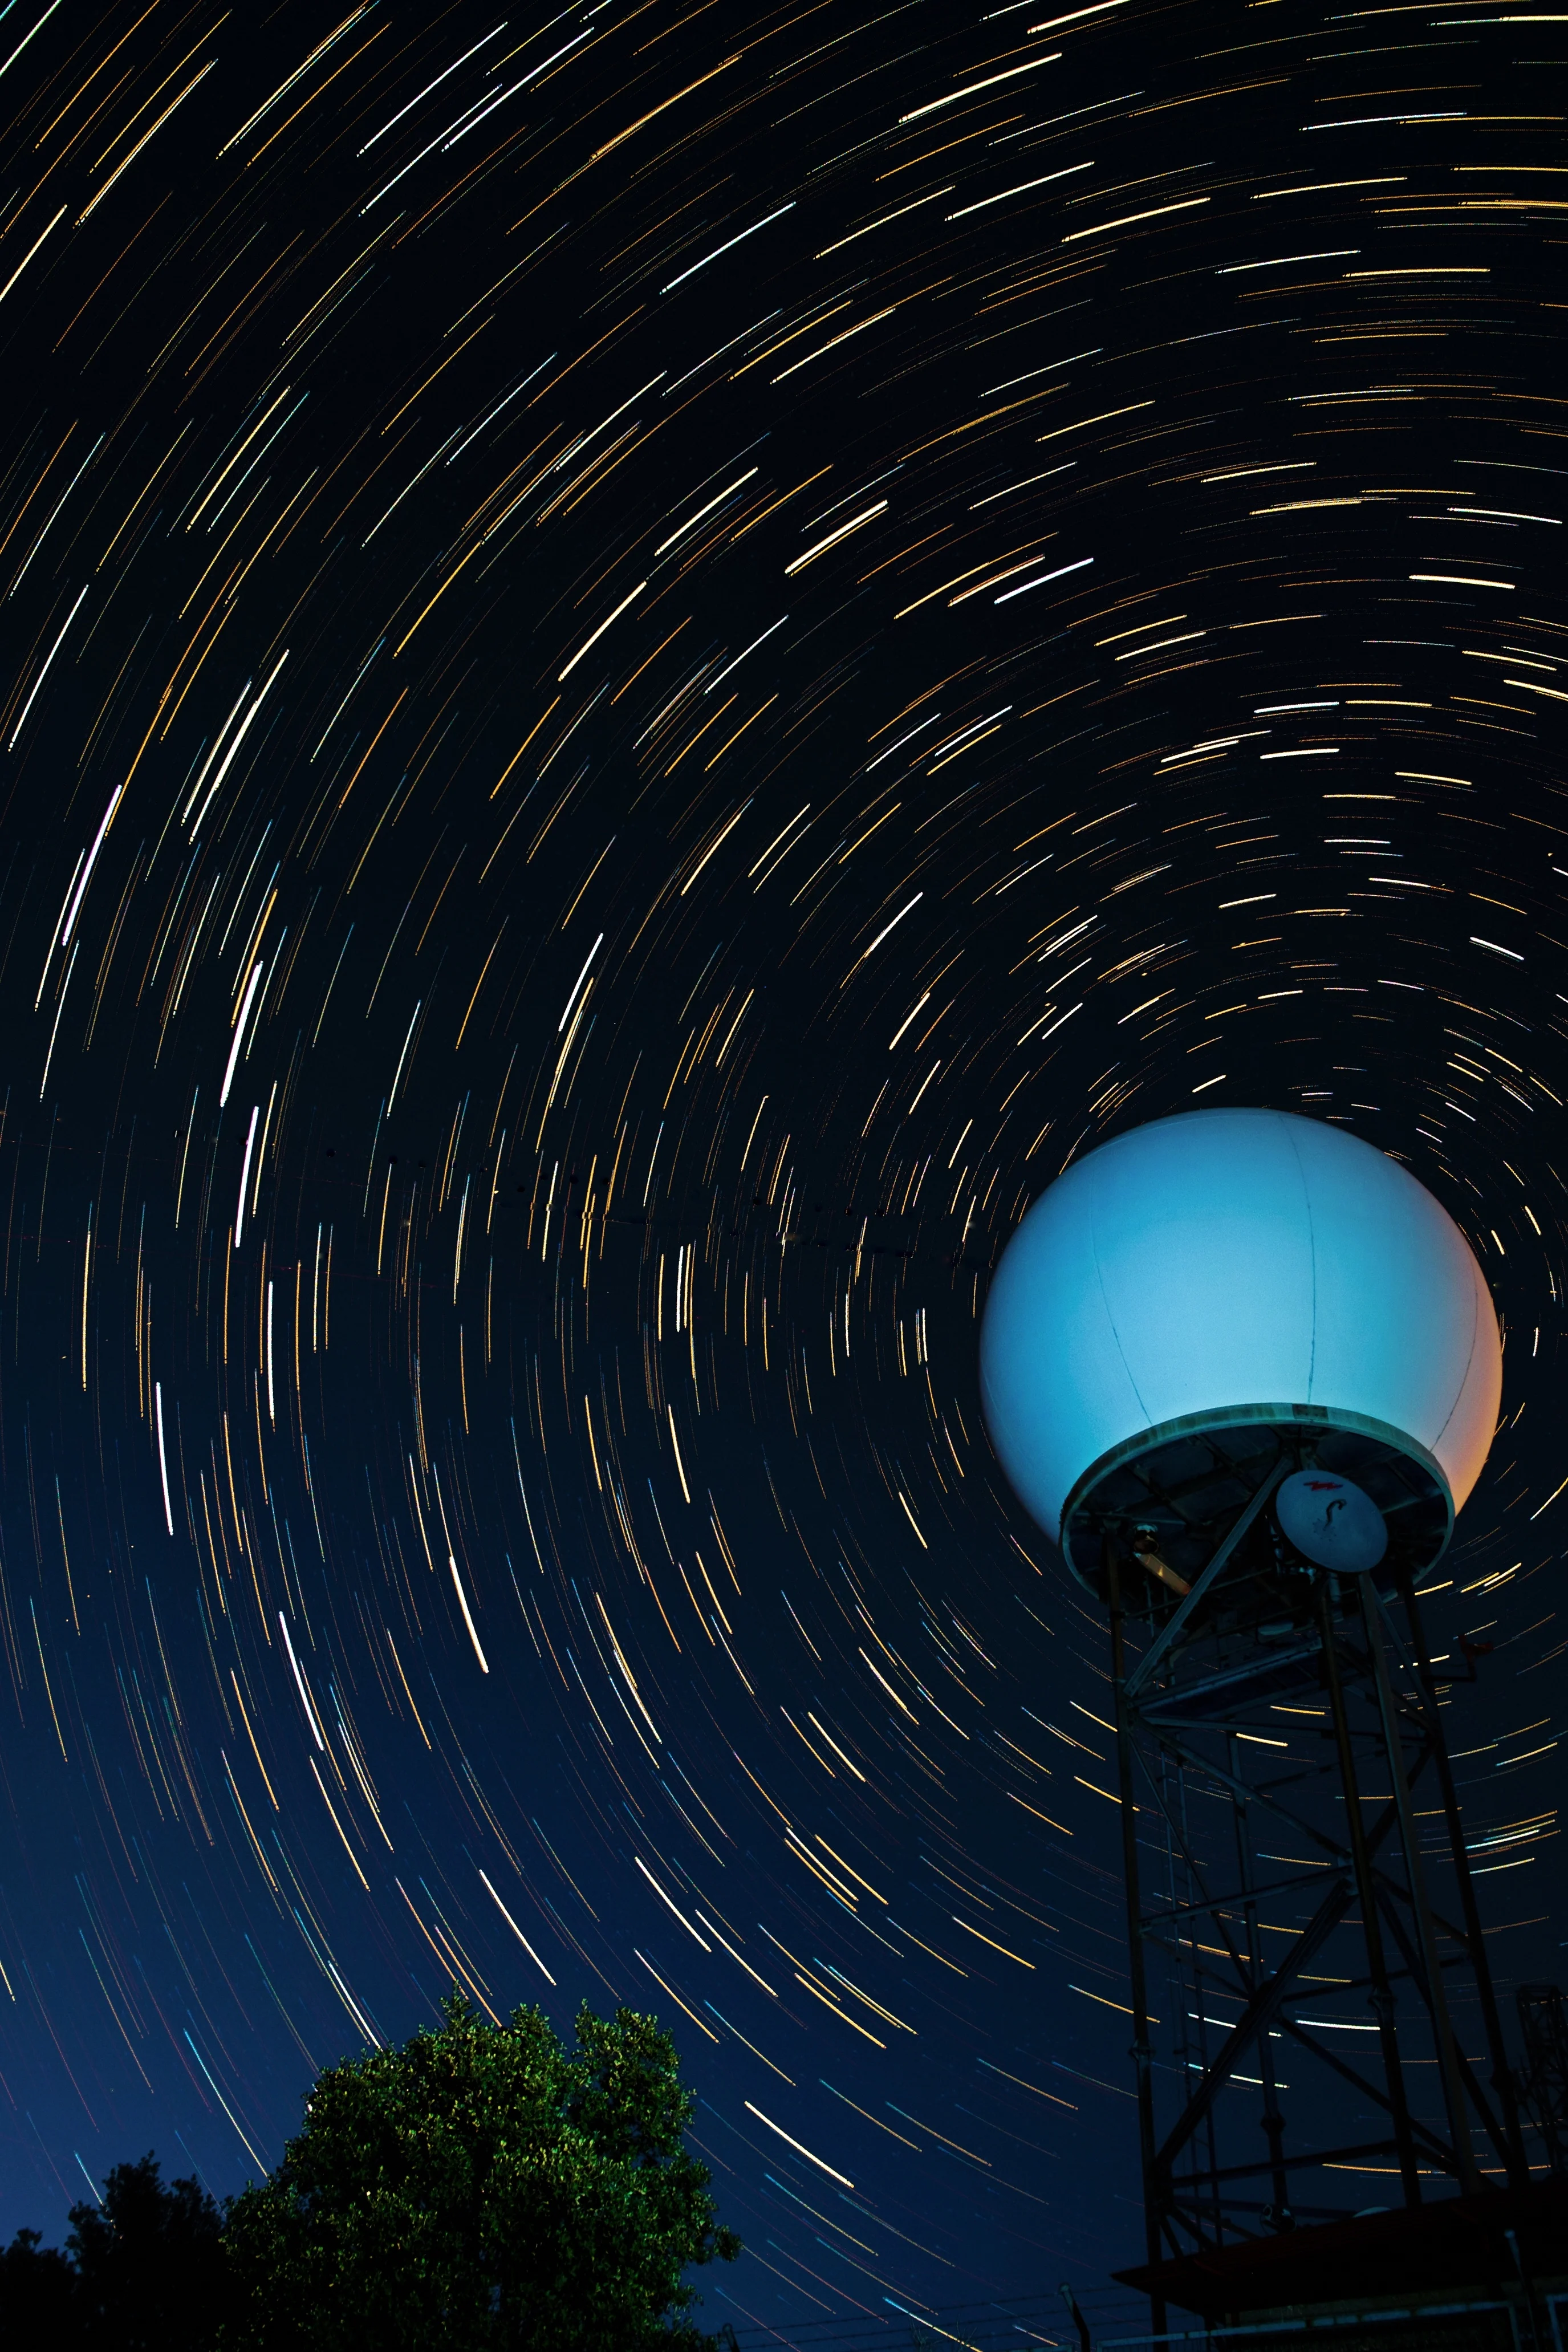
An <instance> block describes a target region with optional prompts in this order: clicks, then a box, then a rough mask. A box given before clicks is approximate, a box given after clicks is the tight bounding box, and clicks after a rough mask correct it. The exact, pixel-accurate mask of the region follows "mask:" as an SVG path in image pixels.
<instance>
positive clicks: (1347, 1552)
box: [1274, 1470, 1388, 1576]
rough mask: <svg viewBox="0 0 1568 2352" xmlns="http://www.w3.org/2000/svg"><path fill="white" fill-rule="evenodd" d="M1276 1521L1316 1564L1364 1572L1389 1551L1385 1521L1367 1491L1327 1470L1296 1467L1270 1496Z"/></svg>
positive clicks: (1352, 1573) (1350, 1572)
mask: <svg viewBox="0 0 1568 2352" xmlns="http://www.w3.org/2000/svg"><path fill="white" fill-rule="evenodd" d="M1274 1508H1275V1511H1276V1514H1277V1515H1278V1517H1279V1524H1280V1526H1281V1527H1282V1528H1284V1530H1285V1533H1286V1534H1287V1535H1288V1536H1289V1538H1290V1541H1291V1542H1292V1543H1293V1544H1294V1545H1295V1547H1296V1549H1297V1550H1298V1551H1299V1552H1300V1553H1302V1554H1303V1555H1304V1556H1305V1558H1306V1559H1310V1560H1311V1561H1312V1562H1313V1563H1314V1565H1315V1566H1317V1567H1319V1568H1335V1569H1338V1570H1340V1571H1341V1573H1342V1575H1346V1576H1364V1575H1365V1573H1366V1571H1367V1570H1369V1569H1373V1568H1375V1567H1376V1566H1377V1564H1378V1561H1379V1560H1380V1559H1382V1558H1383V1556H1384V1552H1385V1551H1386V1550H1387V1549H1388V1525H1387V1522H1386V1520H1385V1519H1384V1516H1383V1513H1382V1512H1381V1511H1380V1510H1379V1509H1378V1507H1377V1505H1376V1504H1375V1503H1374V1502H1373V1499H1372V1496H1370V1495H1369V1494H1367V1493H1366V1491H1365V1489H1364V1488H1363V1487H1361V1486H1355V1485H1353V1484H1352V1481H1351V1480H1350V1479H1349V1478H1336V1477H1335V1476H1334V1475H1333V1473H1332V1472H1331V1471H1329V1470H1298V1471H1297V1472H1296V1475H1295V1476H1294V1477H1292V1478H1287V1479H1286V1480H1285V1482H1284V1484H1283V1485H1282V1486H1280V1488H1279V1493H1278V1495H1277V1496H1275V1498H1274Z"/></svg>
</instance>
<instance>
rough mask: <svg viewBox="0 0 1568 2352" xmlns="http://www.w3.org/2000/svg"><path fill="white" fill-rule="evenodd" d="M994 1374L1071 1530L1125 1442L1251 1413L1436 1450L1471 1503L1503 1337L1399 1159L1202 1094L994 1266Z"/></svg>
mask: <svg viewBox="0 0 1568 2352" xmlns="http://www.w3.org/2000/svg"><path fill="white" fill-rule="evenodd" d="M980 1380H981V1395H982V1399H983V1402H984V1409H985V1419H986V1423H987V1425H988V1427H989V1429H990V1433H991V1439H992V1443H993V1444H994V1446H995V1449H996V1452H997V1454H998V1455H999V1457H1000V1459H1001V1463H1002V1466H1003V1468H1004V1470H1005V1472H1006V1474H1007V1476H1008V1478H1009V1480H1010V1481H1011V1483H1012V1485H1013V1486H1014V1487H1015V1489H1016V1492H1017V1494H1018V1496H1019V1497H1020V1499H1021V1500H1022V1502H1023V1503H1024V1505H1025V1507H1026V1509H1027V1510H1028V1511H1029V1513H1030V1514H1031V1516H1032V1517H1034V1518H1035V1519H1037V1521H1038V1522H1039V1524H1040V1526H1041V1527H1043V1528H1045V1529H1046V1531H1047V1534H1049V1535H1050V1536H1051V1537H1052V1538H1056V1537H1057V1535H1058V1529H1059V1526H1060V1520H1061V1514H1062V1508H1063V1506H1064V1504H1065V1503H1066V1501H1067V1499H1068V1496H1069V1495H1070V1494H1071V1493H1072V1491H1073V1488H1074V1486H1075V1485H1077V1484H1078V1483H1079V1481H1081V1479H1082V1478H1083V1476H1084V1474H1085V1473H1086V1472H1087V1471H1089V1469H1090V1467H1091V1466H1092V1465H1095V1464H1096V1463H1098V1462H1100V1460H1101V1459H1102V1458H1103V1457H1104V1456H1105V1455H1107V1454H1110V1452H1111V1451H1112V1450H1113V1449H1114V1448H1117V1447H1120V1446H1123V1445H1124V1444H1126V1443H1127V1442H1128V1441H1129V1440H1131V1439H1135V1438H1137V1437H1138V1436H1139V1435H1140V1434H1141V1433H1143V1432H1145V1431H1152V1430H1156V1429H1160V1428H1163V1427H1164V1426H1166V1425H1167V1424H1169V1423H1173V1422H1175V1421H1178V1420H1182V1419H1183V1418H1184V1417H1185V1416H1189V1415H1193V1414H1203V1415H1207V1414H1221V1413H1223V1412H1226V1411H1228V1410H1230V1409H1233V1408H1234V1409H1237V1410H1239V1411H1246V1410H1247V1408H1260V1407H1278V1408H1279V1409H1280V1411H1281V1412H1282V1413H1284V1414H1286V1415H1289V1412H1290V1411H1291V1409H1292V1408H1298V1409H1299V1408H1301V1407H1311V1408H1314V1409H1317V1410H1319V1411H1321V1412H1325V1413H1326V1415H1327V1417H1328V1418H1329V1420H1330V1421H1331V1422H1332V1421H1338V1420H1341V1419H1342V1417H1343V1418H1344V1421H1345V1425H1347V1426H1349V1425H1360V1426H1365V1425H1366V1424H1368V1423H1371V1424H1374V1425H1376V1426H1377V1427H1378V1428H1380V1429H1381V1430H1383V1431H1384V1432H1386V1433H1388V1434H1389V1436H1390V1437H1391V1438H1397V1439H1403V1440H1405V1441H1406V1442H1413V1443H1414V1445H1415V1447H1416V1448H1418V1449H1420V1451H1421V1452H1423V1453H1424V1454H1426V1456H1428V1457H1430V1458H1432V1459H1434V1460H1435V1461H1436V1464H1437V1465H1438V1467H1439V1468H1440V1469H1441V1471H1442V1473H1443V1475H1444V1477H1445V1478H1446V1479H1447V1484H1448V1487H1449V1490H1450V1492H1451V1494H1452V1497H1453V1502H1454V1507H1455V1508H1456V1509H1458V1507H1459V1506H1460V1504H1462V1503H1463V1502H1464V1500H1465V1497H1466V1496H1467V1495H1468V1493H1469V1491H1470V1489H1471V1487H1472V1486H1474V1485H1475V1482H1476V1480H1477V1478H1478V1477H1479V1475H1480V1469H1481V1465H1482V1464H1483V1462H1484V1461H1485V1459H1486V1455H1487V1449H1488V1447H1489V1445H1490V1444H1491V1440H1492V1433H1493V1431H1494V1430H1495V1428H1496V1425H1497V1416H1498V1404H1499V1400H1500V1395H1501V1391H1502V1348H1501V1342H1500V1339H1499V1336H1498V1326H1497V1317H1496V1315H1495V1313H1494V1311H1493V1307H1492V1302H1491V1297H1490V1294H1489V1291H1488V1288H1487V1286H1486V1281H1485V1278H1484V1276H1482V1273H1481V1270H1480V1267H1479V1265H1478V1264H1477V1262H1476V1259H1475V1255H1474V1254H1473V1252H1472V1251H1471V1249H1470V1247H1469V1244H1468V1242H1467V1241H1466V1240H1465V1237H1464V1235H1463V1234H1461V1233H1460V1232H1459V1229H1458V1226H1457V1225H1456V1224H1455V1223H1454V1221H1453V1219H1452V1218H1451V1217H1450V1216H1449V1215H1448V1213H1447V1210H1445V1209H1444V1208H1442V1207H1441V1206H1440V1205H1439V1203H1438V1202H1436V1201H1435V1200H1434V1199H1433V1197H1432V1195H1431V1193H1430V1192H1427V1191H1426V1187H1425V1186H1424V1185H1422V1184H1420V1183H1419V1182H1417V1181H1416V1179H1415V1177H1414V1176H1412V1175H1411V1174H1410V1173H1409V1172H1408V1171H1406V1170H1405V1169H1404V1168H1402V1167H1400V1166H1399V1164H1398V1162H1397V1161H1395V1160H1390V1159H1388V1158H1387V1157H1386V1156H1385V1155H1384V1153H1383V1152H1381V1151H1378V1150H1374V1149H1373V1146H1372V1145H1371V1144H1368V1143H1363V1142H1362V1141H1361V1140H1360V1139H1359V1138H1358V1137H1355V1136H1352V1135H1348V1134H1346V1133H1345V1131H1344V1130H1343V1129H1342V1128H1337V1127H1331V1126H1328V1125H1325V1124H1322V1123H1321V1122H1320V1121H1318V1120H1316V1119H1310V1118H1295V1117H1292V1116H1290V1115H1289V1114H1287V1113H1285V1112H1282V1111H1272V1110H1239V1109H1238V1110H1198V1111H1186V1112H1184V1113H1182V1114H1181V1115H1179V1116H1178V1117H1176V1118H1163V1119H1155V1120H1152V1122H1151V1123H1150V1124H1149V1125H1148V1126H1146V1127H1140V1128H1134V1129H1131V1131H1130V1132H1129V1133H1128V1134H1125V1135H1120V1136H1117V1137H1115V1138H1114V1139H1112V1140H1111V1141H1110V1142H1109V1143H1104V1144H1101V1145H1100V1148H1099V1149H1098V1150H1095V1151H1091V1152H1089V1153H1088V1154H1087V1155H1086V1157H1085V1158H1083V1159H1082V1160H1078V1161H1076V1162H1075V1163H1074V1164H1073V1165H1072V1166H1071V1167H1069V1168H1068V1170H1067V1171H1066V1172H1065V1173H1064V1174H1063V1175H1061V1176H1059V1177H1058V1179H1057V1181H1056V1182H1055V1183H1054V1184H1052V1185H1051V1186H1050V1187H1049V1188H1048V1189H1047V1191H1046V1192H1044V1193H1042V1194H1041V1196H1040V1198H1039V1199H1038V1200H1037V1201H1036V1202H1035V1203H1034V1204H1033V1206H1032V1207H1031V1208H1030V1209H1029V1211H1028V1213H1027V1214H1026V1216H1025V1217H1024V1219H1023V1222H1022V1223H1020V1225H1019V1226H1018V1228H1017V1231H1016V1233H1015V1234H1014V1235H1013V1237H1012V1239H1011V1240H1010V1241H1009V1243H1008V1244H1007V1246H1006V1249H1005V1251H1004V1252H1003V1255H1002V1261H1001V1264H1000V1265H998V1267H997V1269H996V1273H995V1276H994V1278H993V1281H992V1285H991V1291H990V1296H989V1297H988V1299H987V1301H986V1307H985V1316H984V1325H983V1327H982V1330H981V1339H980Z"/></svg>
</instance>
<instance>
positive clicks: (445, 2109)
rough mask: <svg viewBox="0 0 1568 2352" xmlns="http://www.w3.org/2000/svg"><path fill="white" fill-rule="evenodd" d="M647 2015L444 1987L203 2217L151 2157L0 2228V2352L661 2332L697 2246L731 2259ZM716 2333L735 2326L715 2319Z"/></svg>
mask: <svg viewBox="0 0 1568 2352" xmlns="http://www.w3.org/2000/svg"><path fill="white" fill-rule="evenodd" d="M693 2105H694V2102H693V2099H692V2096H691V2094H690V2093H689V2091H687V2090H686V2089H685V2088H684V2087H683V2086H682V2084H681V2081H680V2071H679V2059H678V2058H677V2055H676V2051H675V2045H674V2043H673V2042H671V2040H670V2038H669V2036H668V2034H667V2033H665V2032H662V2031H661V2029H660V2027H659V2025H658V2021H656V2020H655V2019H653V2018H651V2017H641V2016H638V2015H637V2013H636V2012H635V2011H632V2010H628V2009H620V2010H617V2011H616V2014H615V2016H614V2017H613V2018H602V2017H597V2016H595V2014H594V2012H593V2011H592V2010H590V2009H588V2008H586V2007H584V2009H583V2010H581V2011H579V2013H578V2017H577V2024H576V2042H575V2046H574V2047H573V2048H571V2049H568V2048H566V2047H565V2046H564V2045H563V2042H562V2041H561V2039H560V2037H559V2036H558V2035H557V2034H556V2032H555V2031H554V2029H553V2027H552V2025H551V2023H550V2021H549V2020H548V2019H547V2018H546V2017H545V2016H543V2015H542V2012H541V2011H539V2010H537V2009H519V2010H517V2011H514V2013H513V2015H512V2017H511V2019H510V2022H509V2023H507V2024H505V2025H491V2024H489V2023H487V2022H486V2021H485V2020H484V2019H483V2018H481V2017H480V2016H479V2014H478V2012H477V2011H475V2010H474V2009H472V2008H471V2007H470V2006H469V2004H468V2001H467V2000H465V1999H464V1997H463V1996H462V1994H460V1993H458V1992H454V1993H453V1995H452V1997H451V1999H450V2000H447V2002H446V2003H445V2004H444V2005H443V2009H442V2017H441V2023H440V2025H439V2026H438V2027H437V2028H435V2029H429V2028H426V2030H424V2031H423V2032H418V2033H416V2034H415V2036H414V2037H413V2039H412V2041H410V2042H406V2043H405V2044H404V2046H403V2047H402V2048H401V2049H391V2050H377V2051H375V2052H374V2053H371V2054H369V2055H367V2056H364V2057H361V2058H355V2059H347V2060H345V2061H344V2062H343V2063H342V2064H341V2065H337V2066H331V2067H329V2068H328V2069H327V2071H326V2072H325V2073H324V2074H321V2075H320V2076H319V2077H318V2079H317V2081H316V2083H315V2084H314V2086H313V2088H312V2090H311V2092H310V2096H309V2098H308V2099H307V2101H306V2104H305V2124H304V2128H303V2130H302V2131H300V2134H299V2135H298V2137H295V2138H294V2139H291V2140H290V2141H289V2144H288V2146H287V2147H286V2148H285V2149H284V2152H283V2159H282V2162H281V2163H280V2164H279V2166H278V2168H277V2169H276V2171H274V2172H272V2173H271V2174H270V2175H269V2176H268V2179H265V2180H263V2181H260V2182H252V2184H251V2185H250V2186H249V2187H248V2188H247V2189H246V2190H245V2191H244V2193H243V2194H242V2195H241V2196H239V2197H237V2198H233V2199H231V2200H229V2202H228V2204H227V2206H226V2208H225V2209H224V2210H222V2211H221V2212H220V2210H219V2209H218V2207H217V2206H216V2204H215V2203H214V2201H213V2200H212V2198H211V2197H210V2196H209V2195H208V2194H207V2192H206V2190H205V2189H204V2188H202V2186H201V2184H200V2183H199V2182H198V2181H196V2180H195V2179H184V2180H175V2181H173V2182H170V2183H167V2184H165V2183H164V2182H163V2179H161V2178H160V2174H159V2169H158V2165H157V2162H156V2160H155V2158H153V2156H151V2155H148V2156H145V2157H143V2158H142V2159H141V2160H140V2162H138V2163H135V2164H121V2165H116V2166H115V2168H114V2169H113V2171H111V2172H110V2174H109V2176H108V2178H107V2179H106V2180H105V2182H104V2191H103V2197H102V2200H101V2203H100V2205H99V2206H93V2205H87V2204H82V2205H76V2206H73V2207H72V2209H71V2214H70V2233H69V2235H68V2239H67V2241H66V2245H65V2248H64V2249H63V2250H62V2249H60V2248H56V2247H47V2246H45V2245H44V2244H43V2243H42V2241H41V2239H40V2237H39V2234H38V2232H37V2231H36V2230H22V2231H18V2232H17V2234H16V2238H15V2239H14V2240H13V2241H12V2242H11V2244H10V2245H9V2246H7V2247H4V2248H0V2342H3V2343H4V2345H5V2352H306V2347H310V2352H437V2347H439V2352H522V2347H527V2352H654V2347H658V2352H676V2347H697V2346H701V2345H706V2344H709V2343H710V2342H711V2340H712V2339H710V2338H709V2337H707V2336H703V2335H702V2334H700V2332H699V2330H698V2328H697V2327H696V2326H695V2324H694V2323H693V2321H692V2318H691V2315H690V2314H691V2306H692V2305H693V2303H694V2302H695V2301H696V2296H695V2294H694V2293H693V2290H692V2289H691V2288H690V2286H689V2285H688V2284H687V2283H686V2273H687V2272H688V2271H689V2269H690V2268H691V2267H692V2266H693V2265H695V2264H700V2263H710V2262H712V2261H713V2260H714V2259H715V2258H718V2259H720V2260H722V2261H726V2262H728V2261H732V2260H733V2258H734V2256H735V2255H736V2254H738V2253H739V2252H740V2250H741V2249H740V2241H739V2239H737V2238H736V2237H735V2236H734V2234H733V2232H732V2231H729V2230H726V2229H723V2228H721V2226H720V2225H719V2222H718V2220H717V2217H716V2214H715V2210H714V2205H713V2199H712V2196H711V2194H710V2174H709V2171H708V2168H707V2167H706V2166H705V2165H703V2164H702V2163H700V2161H699V2160H698V2158H696V2157H694V2156H692V2155H691V2154H690V2153H689V2151H688V2149H687V2147H686V2142H685V2134H686V2127H687V2126H688V2124H689V2121H690V2119H691V2113H692V2108H693ZM723 2333H724V2335H725V2336H728V2338H729V2340H730V2342H731V2344H732V2343H733V2340H734V2339H733V2336H731V2335H730V2332H729V2331H728V2330H725V2331H723Z"/></svg>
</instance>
